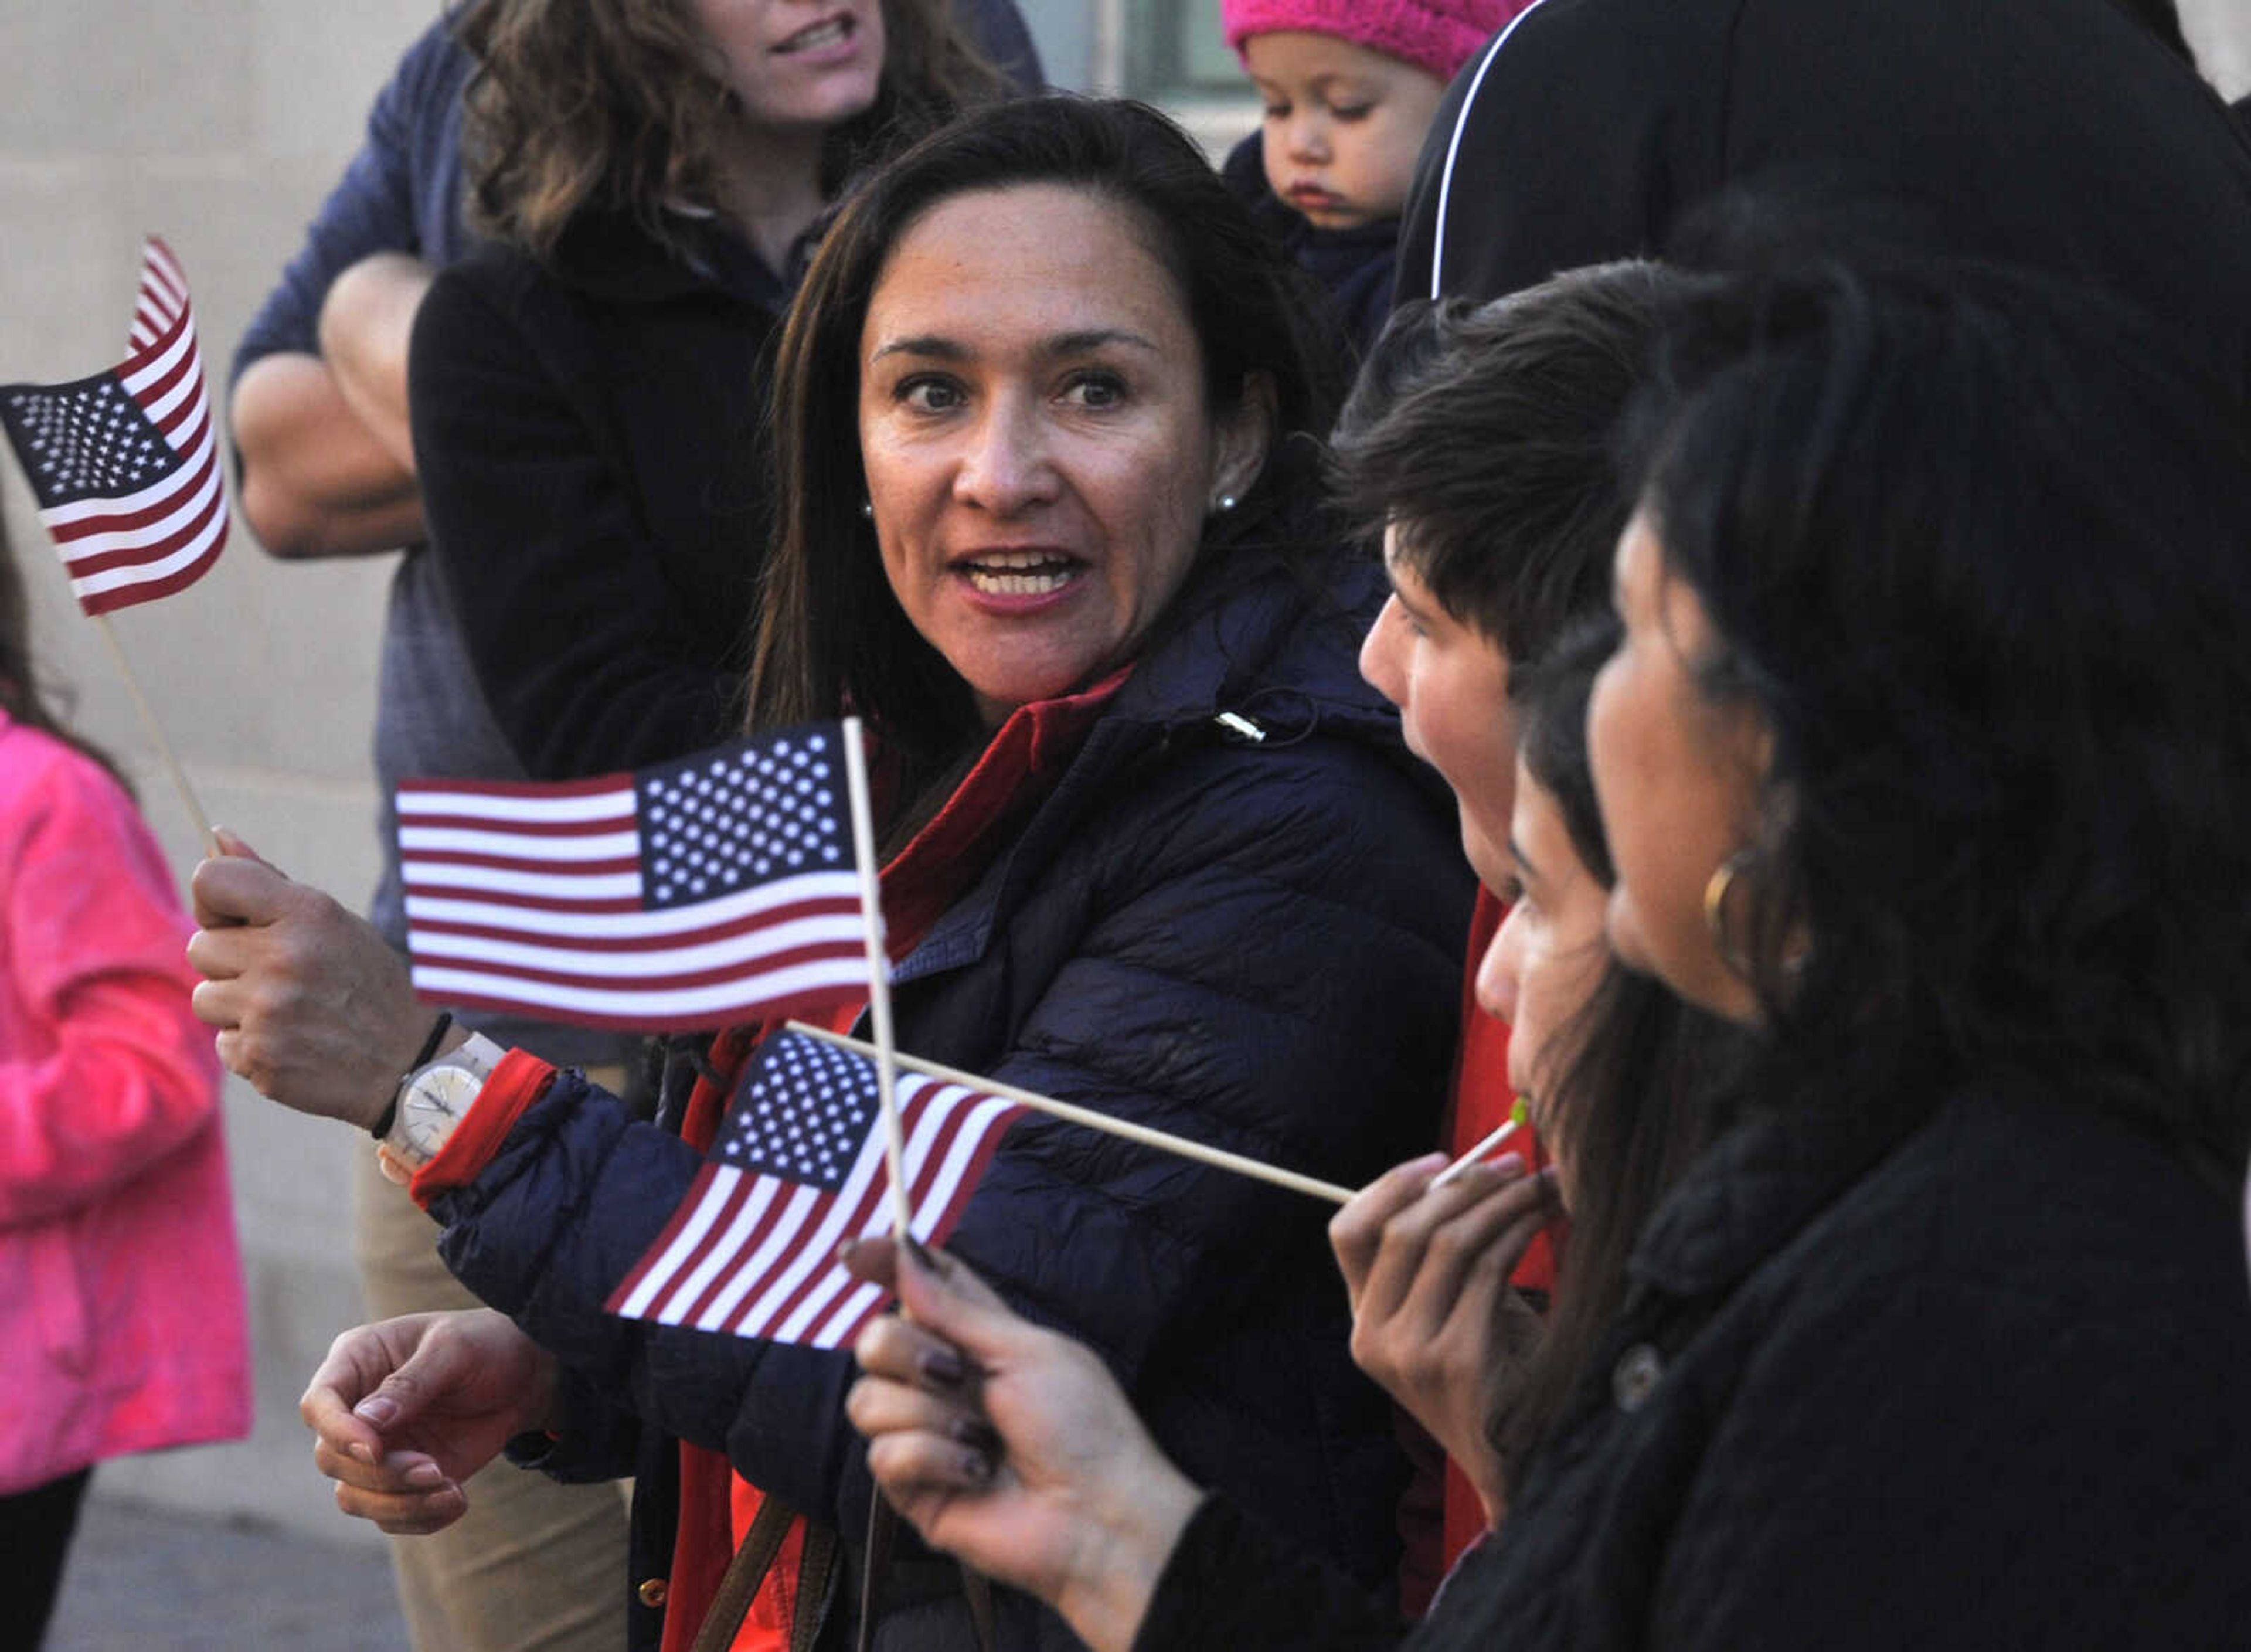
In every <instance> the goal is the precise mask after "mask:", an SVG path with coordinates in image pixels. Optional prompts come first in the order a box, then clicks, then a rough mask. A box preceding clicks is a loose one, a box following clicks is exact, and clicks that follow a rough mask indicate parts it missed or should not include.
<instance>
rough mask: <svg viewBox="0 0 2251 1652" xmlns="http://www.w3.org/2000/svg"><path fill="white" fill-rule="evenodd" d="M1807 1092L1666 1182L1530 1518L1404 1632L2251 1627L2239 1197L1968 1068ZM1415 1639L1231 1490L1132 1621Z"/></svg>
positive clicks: (1221, 1645)
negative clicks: (1831, 1104) (1882, 1117)
mask: <svg viewBox="0 0 2251 1652" xmlns="http://www.w3.org/2000/svg"><path fill="white" fill-rule="evenodd" d="M1805 1100H1807V1102H1808V1105H1807V1106H1806V1107H1804V1110H1802V1111H1800V1112H1797V1113H1795V1114H1792V1115H1791V1116H1789V1117H1787V1118H1775V1119H1768V1120H1762V1121H1756V1122H1754V1123H1752V1124H1749V1125H1747V1126H1744V1127H1742V1128H1739V1129H1738V1130H1737V1131H1736V1132H1735V1133H1734V1134H1733V1135H1730V1136H1728V1138H1727V1139H1725V1140H1723V1141H1722V1142H1721V1143H1720V1144H1719V1145H1718V1146H1717V1147H1715V1148H1714V1149H1713V1150H1712V1152H1711V1153H1710V1154H1708V1155H1707V1156H1706V1157H1705V1159H1704V1160H1703V1161H1701V1162H1700V1163H1699V1164H1698V1165H1697V1166H1696V1167H1695V1168H1694V1169H1693V1170H1692V1171H1691V1172H1690V1174H1689V1176H1688V1177H1687V1180H1686V1182H1685V1183H1683V1184H1682V1186H1681V1187H1680V1188H1679V1189H1678V1190H1675V1192H1674V1194H1673V1197H1671V1198H1669V1199H1668V1200H1667V1202H1666V1204H1665V1205H1664V1206H1663V1207H1662V1208H1661V1209H1660V1211H1659V1213H1658V1215H1657V1217H1656V1218H1655V1219H1654V1220H1653V1221H1652V1224H1651V1225H1650V1227H1649V1229H1648V1231H1647V1232H1645V1234H1644V1236H1643V1239H1642V1242H1641V1244H1640V1246H1639V1247H1638V1250H1637V1252H1636V1253H1635V1257H1634V1260H1633V1262H1632V1265H1631V1280H1632V1285H1631V1295H1630V1297H1629V1300H1628V1303H1627V1307H1626V1308H1625V1311H1624V1314H1623V1315H1622V1317H1621V1319H1620V1322H1618V1323H1617V1325H1616V1326H1614V1327H1613V1328H1612V1330H1611V1332H1610V1335H1609V1336H1608V1337H1607V1339H1606V1341H1605V1343H1604V1344H1603V1348H1602V1350H1601V1352H1600V1354H1599V1356H1598V1357H1597V1358H1596V1360H1595V1362H1594V1364H1593V1366H1592V1368H1591V1370H1590V1372H1589V1373H1588V1375H1587V1377H1586V1378H1585V1379H1584V1381H1583V1384H1582V1386H1581V1389H1580V1391H1579V1392H1578V1394H1577V1396H1576V1399H1575V1400H1574V1402H1573V1404H1572V1406H1570V1408H1569V1410H1568V1412H1567V1413H1566V1415H1565V1417H1564V1419H1562V1423H1561V1424H1560V1426H1559V1427H1558V1429H1557V1431H1556V1433H1555V1434H1554V1436H1553V1437H1552V1439H1551V1440H1550V1443H1549V1444H1548V1446H1547V1447H1545V1448H1544V1449H1543V1451H1542V1452H1541V1454H1540V1456H1539V1457H1538V1458H1537V1459H1536V1460H1535V1461H1534V1463H1533V1464H1532V1465H1531V1467H1530V1469H1529V1471H1528V1473H1527V1477H1526V1482H1525V1484H1524V1485H1523V1487H1522V1489H1520V1492H1519V1494H1518V1495H1517V1496H1516V1497H1515V1498H1514V1499H1513V1502H1512V1506H1511V1510H1510V1514H1509V1517H1508V1522H1507V1524H1506V1527H1505V1528H1504V1529H1503V1531H1501V1532H1500V1535H1499V1536H1498V1537H1493V1538H1489V1539H1487V1541H1486V1544H1484V1546H1483V1547H1481V1548H1479V1550H1476V1551H1472V1554H1471V1555H1470V1556H1469V1558H1466V1559H1465V1561H1464V1562H1463V1564H1462V1565H1461V1567H1460V1569H1459V1570H1458V1572H1457V1573H1456V1575H1455V1576H1454V1577H1453V1579H1451V1581H1450V1582H1449V1583H1448V1585H1447V1586H1446V1588H1445V1590H1444V1592H1443V1593H1441V1594H1440V1596H1439V1599H1438V1604H1437V1607H1436V1608H1435V1609H1434V1610H1433V1611H1432V1613H1431V1614H1430V1617H1429V1618H1428V1619H1427V1620H1426V1621H1424V1623H1423V1626H1422V1627H1421V1628H1420V1629H1419V1630H1418V1631H1417V1632H1416V1634H1415V1635H1413V1636H1412V1637H1411V1638H1409V1639H1408V1644H1410V1645H1411V1646H1413V1647H1416V1648H1425V1649H1456V1648H1471V1647H1479V1648H1486V1647H1492V1648H1501V1647H1505V1648H1507V1649H1510V1652H1548V1649H1553V1652H1565V1649H1569V1652H1609V1649H1627V1648H1665V1649H1673V1652H1679V1649H1707V1648H1708V1649H1711V1652H1721V1649H1728V1652H1734V1649H1741V1648H1764V1647H1777V1648H1779V1647H1822V1648H1825V1649H1832V1652H1833V1649H1844V1652H1854V1649H1863V1648H1865V1649H1867V1652H1879V1649H1882V1652H1888V1649H1893V1648H1899V1647H1916V1648H1922V1649H1930V1648H1960V1649H1963V1652H1991V1649H1994V1648H1999V1647H2040V1648H2046V1649H2074V1648H2085V1649H2088V1652H2097V1649H2100V1652H2117V1649H2121V1648H2139V1647H2147V1648H2151V1649H2159V1648H2163V1649H2173V1648H2184V1647H2222V1646H2240V1645H2241V1644H2243V1643H2244V1637H2245V1635H2246V1634H2247V1631H2251V1567H2247V1566H2246V1565H2245V1564H2244V1557H2245V1556H2246V1555H2251V1425H2247V1421H2246V1413H2245V1406H2246V1402H2247V1397H2251V1292H2247V1289H2246V1283H2245V1277H2244V1253H2243V1235H2242V1232H2241V1229H2240V1228H2239V1227H2238V1225H2237V1212H2236V1211H2235V1210H2234V1206H2233V1201H2231V1200H2230V1199H2228V1198H2227V1197H2224V1196H2222V1195H2221V1194H2220V1193H2219V1192H2217V1191H2216V1190H2213V1188H2212V1187H2210V1186H2208V1185H2206V1183H2203V1182H2202V1181H2200V1180H2199V1179H2198V1178H2197V1177H2194V1176H2192V1174H2191V1173H2190V1172H2189V1171H2188V1170H2186V1169H2185V1167H2184V1166H2183V1165H2182V1164H2181V1163H2179V1162H2178V1160H2176V1159H2175V1158H2174V1157H2172V1156H2171V1155H2170V1154H2169V1153H2167V1152H2165V1151H2164V1150H2163V1149H2159V1148H2158V1147H2157V1146H2156V1145H2154V1144H2153V1143H2152V1142H2149V1141H2147V1140H2144V1138H2142V1137H2141V1136H2139V1135H2137V1134H2135V1133H2133V1132H2132V1131H2130V1130H2129V1129H2128V1128H2126V1127H2124V1126H2123V1125H2122V1124H2120V1123H2118V1122H2116V1121H2113V1120H2111V1119H2109V1118H2107V1117H2105V1116H2103V1115H2102V1114H2099V1113H2096V1112H2095V1111H2093V1110H2091V1109H2090V1108H2088V1107H2086V1106H2084V1105H2082V1104H2081V1102H2080V1101H2079V1100H2077V1099H2076V1098H2074V1097H2072V1096H2070V1095H2068V1094H2063V1093H2054V1092H2052V1091H2044V1090H2042V1089H2041V1088H2039V1087H2037V1086H2032V1085H2030V1084H2028V1083H2025V1082H2018V1083H2012V1084H2003V1083H1988V1084H1985V1085H1982V1086H1974V1087H1969V1088H1964V1089H1963V1090H1961V1091H1958V1092H1957V1093H1955V1094H1954V1095H1953V1096H1952V1097H1951V1099H1950V1100H1948V1101H1947V1102H1946V1103H1945V1104H1944V1105H1943V1106H1941V1107H1938V1108H1937V1109H1936V1111H1935V1112H1934V1113H1932V1114H1931V1115H1930V1116H1929V1120H1928V1121H1926V1122H1925V1123H1923V1124H1922V1125H1921V1126H1920V1127H1919V1128H1915V1129H1914V1130H1913V1131H1912V1133H1911V1134H1909V1135H1908V1136H1907V1137H1906V1139H1905V1140H1904V1141H1899V1142H1888V1141H1887V1140H1885V1139H1883V1138H1882V1137H1881V1136H1880V1135H1875V1134H1872V1133H1871V1132H1869V1131H1867V1130H1864V1129H1856V1128H1851V1127H1849V1126H1847V1125H1846V1124H1845V1123H1843V1122H1842V1121H1838V1120H1836V1119H1832V1118H1831V1117H1828V1116H1826V1115H1825V1113H1824V1112H1823V1111H1822V1110H1821V1108H1820V1103H1819V1099H1818V1098H1806V1099H1805ZM1403 1638H1405V1637H1403V1636H1402V1635H1401V1634H1400V1632H1399V1630H1398V1629H1397V1628H1396V1625H1393V1624H1391V1623H1389V1621H1387V1620H1386V1619H1385V1618H1384V1616H1383V1614H1382V1613H1381V1612H1380V1611H1379V1610H1377V1609H1375V1607H1374V1606H1373V1605H1372V1604H1371V1603H1370V1602H1368V1600H1366V1599H1365V1598H1364V1597H1362V1596H1361V1593H1359V1592H1358V1591H1356V1590H1354V1589H1353V1588H1352V1587H1351V1586H1349V1585H1348V1584H1347V1583H1346V1582H1344V1581H1343V1580H1341V1579H1337V1578H1335V1577H1334V1576H1333V1575H1332V1574H1329V1573H1326V1572H1324V1571H1323V1570H1322V1569H1321V1568H1320V1567H1319V1566H1318V1565H1315V1564H1313V1563H1312V1562H1309V1561H1308V1560H1306V1558H1304V1557H1303V1555H1302V1552H1299V1553H1296V1554H1292V1553H1291V1552H1289V1551H1286V1550H1285V1549H1284V1548H1282V1547H1280V1546H1279V1545H1278V1544H1276V1543H1275V1542H1274V1541H1273V1540H1272V1539H1271V1538H1268V1537H1264V1535H1263V1534H1262V1533H1260V1532H1258V1531H1256V1530H1255V1529H1253V1528H1252V1527H1251V1526H1250V1524H1249V1523H1248V1522H1247V1521H1245V1520H1244V1518H1243V1517H1242V1516H1241V1515H1239V1514H1238V1513H1236V1512H1235V1511H1233V1510H1231V1509H1229V1507H1227V1506H1225V1505H1223V1504H1220V1503H1211V1504H1207V1505H1206V1507H1205V1509H1204V1510H1202V1512H1201V1513H1200V1514H1199V1516H1198V1517H1197V1519H1196V1521H1195V1524H1192V1525H1191V1526H1190V1527H1189V1529H1188V1532H1187V1534H1186V1535H1185V1536H1184V1537H1183V1539H1182V1541H1181V1544H1180V1545H1179V1548H1178V1549H1177V1550H1176V1551H1175V1553H1174V1557H1173V1559H1172V1562H1171V1565H1170V1567H1169V1569H1168V1570H1167V1573H1166V1575H1165V1578H1164V1580H1163V1582H1162V1584H1161V1585H1160V1589H1159V1593H1158V1598H1157V1600H1156V1601H1155V1602H1154V1604H1153V1607H1152V1609H1151V1612H1150V1615H1149V1617H1148V1620H1147V1621H1146V1623H1145V1624H1144V1626H1143V1630H1142V1634H1141V1636H1140V1640H1139V1645H1140V1646H1141V1647H1144V1648H1147V1649H1152V1652H1153V1649H1157V1648H1164V1649H1168V1652H1178V1649H1195V1648H1201V1647H1210V1648H1213V1649H1223V1652H1257V1649H1260V1648H1265V1647H1274V1648H1284V1647H1286V1648H1290V1649H1292V1652H1302V1649H1322V1648H1352V1649H1361V1648H1375V1647H1385V1646H1390V1645H1394V1644H1397V1643H1399V1642H1401V1641H1402V1639H1403Z"/></svg>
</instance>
